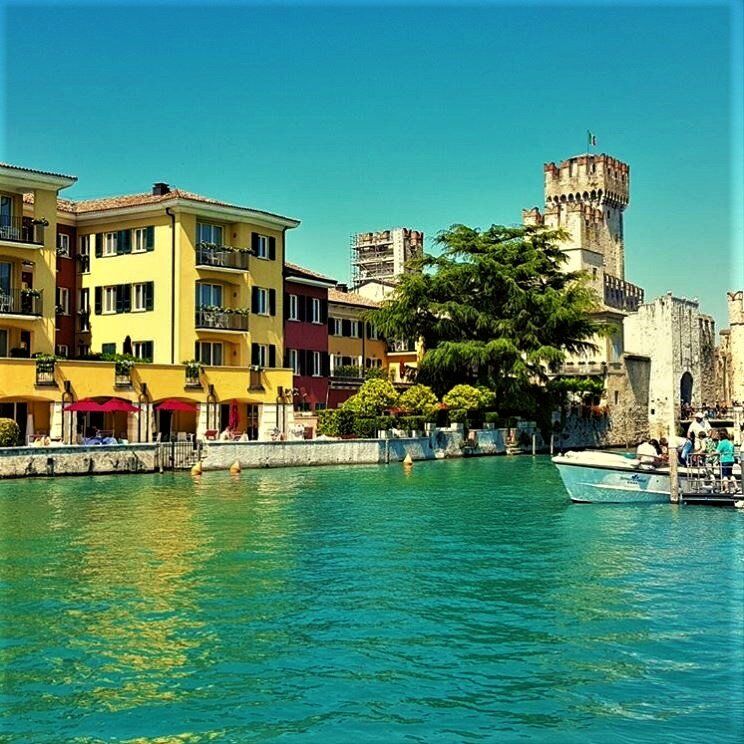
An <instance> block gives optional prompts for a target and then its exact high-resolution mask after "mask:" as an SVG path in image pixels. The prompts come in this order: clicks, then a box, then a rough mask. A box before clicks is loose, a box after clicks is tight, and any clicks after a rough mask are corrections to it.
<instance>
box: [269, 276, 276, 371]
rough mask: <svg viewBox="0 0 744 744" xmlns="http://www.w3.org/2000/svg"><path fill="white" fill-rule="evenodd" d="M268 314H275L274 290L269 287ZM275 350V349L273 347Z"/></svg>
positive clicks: (273, 365)
mask: <svg viewBox="0 0 744 744" xmlns="http://www.w3.org/2000/svg"><path fill="white" fill-rule="evenodd" d="M269 315H276V290H275V289H270V290H269ZM274 351H276V349H274ZM271 366H272V367H275V366H276V365H275V364H272V365H271Z"/></svg>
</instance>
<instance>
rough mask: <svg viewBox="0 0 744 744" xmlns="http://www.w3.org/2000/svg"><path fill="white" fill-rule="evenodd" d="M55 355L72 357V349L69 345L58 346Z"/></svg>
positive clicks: (55, 348)
mask: <svg viewBox="0 0 744 744" xmlns="http://www.w3.org/2000/svg"><path fill="white" fill-rule="evenodd" d="M54 353H55V354H56V355H57V356H61V357H68V356H69V355H70V349H69V347H68V346H67V344H57V346H55V347H54Z"/></svg>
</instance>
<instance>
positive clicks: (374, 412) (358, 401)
mask: <svg viewBox="0 0 744 744" xmlns="http://www.w3.org/2000/svg"><path fill="white" fill-rule="evenodd" d="M397 401H398V393H397V392H396V390H395V388H394V387H393V383H392V382H390V381H389V380H381V379H371V380H366V381H365V382H364V383H362V386H361V387H360V388H359V392H358V393H357V394H356V395H352V397H351V398H349V399H348V400H347V401H346V402H345V403H344V404H343V405H342V406H341V409H342V410H345V411H352V412H354V413H356V414H357V415H358V416H362V417H365V418H369V417H371V416H379V415H380V414H381V413H382V412H383V411H384V410H385V409H386V408H392V407H393V406H394V405H395V404H396V403H397Z"/></svg>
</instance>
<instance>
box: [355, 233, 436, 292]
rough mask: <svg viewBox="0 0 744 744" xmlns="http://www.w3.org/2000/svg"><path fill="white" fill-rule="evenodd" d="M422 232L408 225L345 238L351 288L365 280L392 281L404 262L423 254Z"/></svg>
mask: <svg viewBox="0 0 744 744" xmlns="http://www.w3.org/2000/svg"><path fill="white" fill-rule="evenodd" d="M423 246H424V233H423V232H421V231H420V230H412V229H411V228H408V227H396V228H393V229H391V230H380V231H378V232H363V233H356V234H354V235H351V236H350V239H349V255H350V259H351V265H350V273H351V284H352V287H353V288H355V289H356V288H358V287H359V285H361V284H363V283H364V282H366V281H369V280H377V281H387V282H391V281H395V280H396V279H397V277H398V276H400V275H401V274H402V273H404V272H405V271H408V270H409V269H408V268H407V267H406V263H407V262H408V261H410V260H411V259H412V258H418V257H420V256H421V255H422V254H423Z"/></svg>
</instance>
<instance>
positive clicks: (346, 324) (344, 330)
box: [341, 318, 351, 336]
mask: <svg viewBox="0 0 744 744" xmlns="http://www.w3.org/2000/svg"><path fill="white" fill-rule="evenodd" d="M341 335H342V336H351V321H350V320H349V319H348V318H344V319H343V320H342V321H341Z"/></svg>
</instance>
